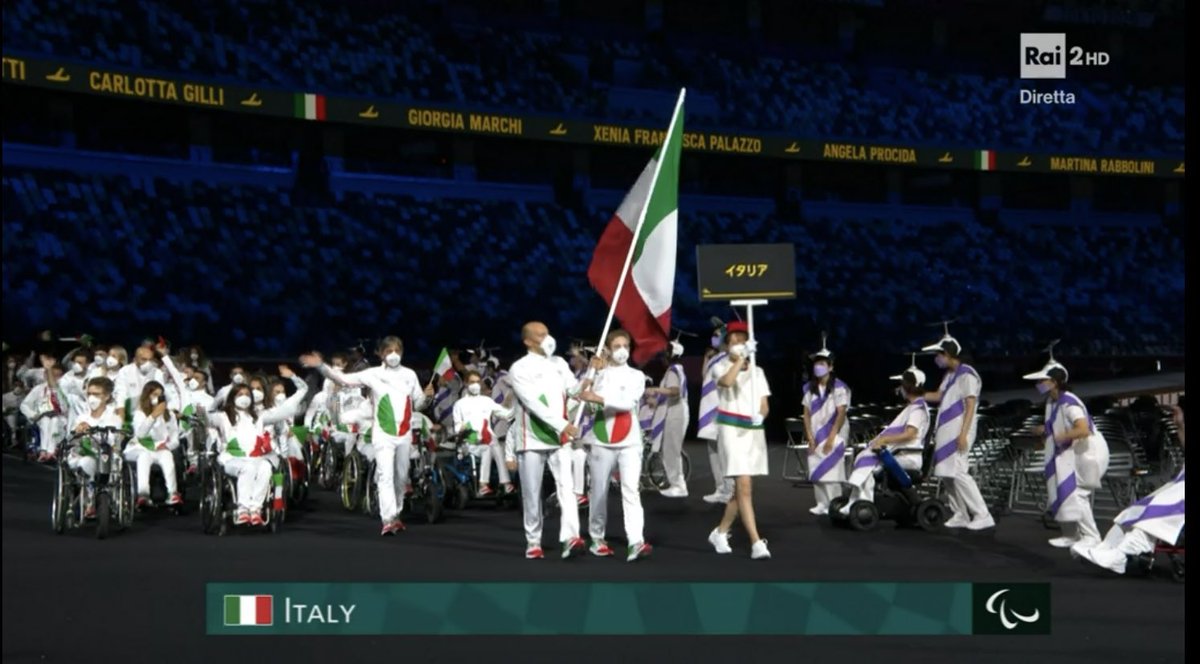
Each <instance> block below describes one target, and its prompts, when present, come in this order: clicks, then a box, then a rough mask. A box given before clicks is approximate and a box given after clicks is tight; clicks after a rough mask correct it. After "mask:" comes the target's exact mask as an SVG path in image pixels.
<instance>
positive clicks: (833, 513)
mask: <svg viewBox="0 0 1200 664" xmlns="http://www.w3.org/2000/svg"><path fill="white" fill-rule="evenodd" d="M848 502H850V498H848V497H847V496H838V497H837V498H834V499H833V500H831V501H829V520H830V521H832V522H833V523H835V524H837V525H845V524H846V517H845V516H842V508H843V507H845V506H846V503H848Z"/></svg>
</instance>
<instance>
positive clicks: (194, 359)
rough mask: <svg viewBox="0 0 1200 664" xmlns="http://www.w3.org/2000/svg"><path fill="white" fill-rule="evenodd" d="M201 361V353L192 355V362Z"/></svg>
mask: <svg viewBox="0 0 1200 664" xmlns="http://www.w3.org/2000/svg"><path fill="white" fill-rule="evenodd" d="M199 359H200V353H192V361H193V362H196V361H198V360H199Z"/></svg>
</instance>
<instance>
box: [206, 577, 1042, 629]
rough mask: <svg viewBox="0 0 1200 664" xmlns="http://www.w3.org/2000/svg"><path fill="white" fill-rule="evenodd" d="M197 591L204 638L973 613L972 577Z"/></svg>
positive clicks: (814, 622) (966, 624) (874, 619)
mask: <svg viewBox="0 0 1200 664" xmlns="http://www.w3.org/2000/svg"><path fill="white" fill-rule="evenodd" d="M206 592H207V604H206V606H207V609H206V610H207V613H206V616H207V617H206V621H207V633H208V634H210V635H247V634H263V635H355V634H357V635H396V634H404V635H452V634H453V635H497V636H523V635H558V636H563V635H585V636H602V635H647V636H650V635H689V634H695V635H702V634H704V635H714V636H720V635H728V636H734V635H748V634H758V635H964V634H971V633H972V620H973V612H972V586H971V584H969V583H607V582H606V583H599V582H596V583H582V582H581V583H515V582H514V583H491V582H489V583H210V584H208V585H207V589H206ZM228 595H238V596H240V595H269V596H270V597H271V598H272V599H271V607H272V608H271V613H272V615H271V619H270V621H269V622H270V624H269V625H246V626H226V624H225V623H226V615H225V603H226V599H225V598H226V596H228ZM1046 613H1047V614H1048V613H1049V610H1048V607H1047V610H1046ZM1048 619H1049V616H1048V615H1047V620H1048Z"/></svg>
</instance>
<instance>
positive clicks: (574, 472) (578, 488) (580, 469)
mask: <svg viewBox="0 0 1200 664" xmlns="http://www.w3.org/2000/svg"><path fill="white" fill-rule="evenodd" d="M587 467H588V451H587V448H586V447H580V448H579V449H577V450H576V449H572V450H571V479H572V482H574V484H575V494H576V495H579V496H582V495H583V494H584V492H585V491H587V478H586V477H585V471H586V470H587ZM592 477H595V475H594V474H593V475H592Z"/></svg>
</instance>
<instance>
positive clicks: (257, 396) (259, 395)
mask: <svg viewBox="0 0 1200 664" xmlns="http://www.w3.org/2000/svg"><path fill="white" fill-rule="evenodd" d="M250 394H253V395H254V403H262V400H263V396H264V395H263V391H262V390H250Z"/></svg>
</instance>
